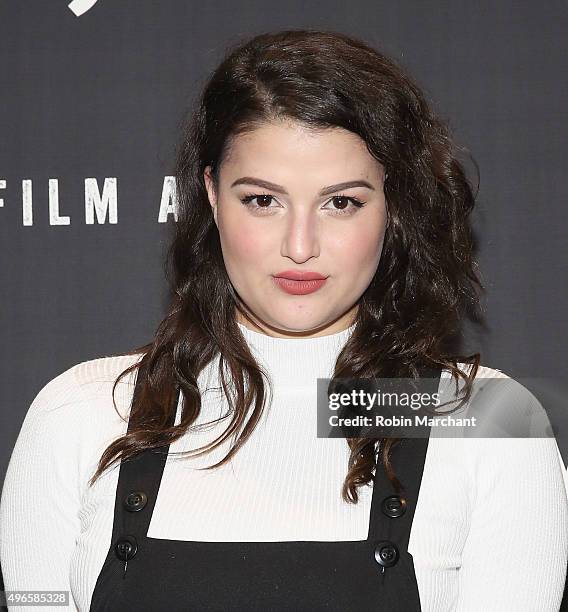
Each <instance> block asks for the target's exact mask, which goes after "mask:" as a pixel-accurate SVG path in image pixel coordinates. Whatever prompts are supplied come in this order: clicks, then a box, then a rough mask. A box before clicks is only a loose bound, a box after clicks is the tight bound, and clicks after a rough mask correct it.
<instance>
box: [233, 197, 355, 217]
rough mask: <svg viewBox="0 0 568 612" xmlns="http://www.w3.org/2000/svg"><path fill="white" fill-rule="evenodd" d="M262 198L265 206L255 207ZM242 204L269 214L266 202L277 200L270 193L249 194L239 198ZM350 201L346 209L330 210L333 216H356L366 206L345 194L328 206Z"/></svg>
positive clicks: (331, 200) (333, 198)
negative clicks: (337, 202) (255, 203)
mask: <svg viewBox="0 0 568 612" xmlns="http://www.w3.org/2000/svg"><path fill="white" fill-rule="evenodd" d="M260 198H265V202H264V204H265V205H264V206H260V205H258V202H257V205H254V204H253V202H254V200H256V199H260ZM239 199H240V202H241V204H243V206H246V207H247V208H250V209H251V211H252V212H254V213H257V211H258V213H259V214H267V213H266V212H265V211H269V210H271V208H272V207H270V202H267V201H266V200H272V199H275V198H274V196H273V195H270V194H268V193H247V194H245V195H244V196H243V197H242V198H239ZM338 199H339V200H348V202H349V203H350V205H349V203H348V205H347V206H346V207H345V208H342V209H335V210H333V209H328V210H331V214H332V215H335V216H339V217H346V216H351V215H353V214H355V213H356V212H357V210H359V209H360V208H363V206H365V204H366V202H363V201H362V200H360V199H359V198H355V197H353V196H348V195H345V194H343V193H340V194H337V195H335V196H333V197H332V198H331V199H330V200H328V202H326V204H329V202H333V201H334V200H338Z"/></svg>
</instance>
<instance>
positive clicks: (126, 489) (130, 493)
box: [112, 366, 179, 577]
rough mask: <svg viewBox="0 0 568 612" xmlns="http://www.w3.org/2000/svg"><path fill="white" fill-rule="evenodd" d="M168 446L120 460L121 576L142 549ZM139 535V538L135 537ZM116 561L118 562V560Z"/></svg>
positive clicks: (117, 529)
mask: <svg viewBox="0 0 568 612" xmlns="http://www.w3.org/2000/svg"><path fill="white" fill-rule="evenodd" d="M144 373H145V368H144V366H142V367H141V368H139V370H138V373H137V376H136V385H135V387H134V393H133V396H132V405H134V402H135V400H136V399H137V398H138V397H139V395H140V393H141V387H142V384H141V383H142V380H143V375H144ZM178 398H179V388H178V389H177V392H176V393H175V394H174V400H173V405H172V406H171V414H170V419H169V423H168V424H169V425H170V426H171V425H173V424H174V422H175V416H176V406H177V403H178ZM133 425H134V423H133V420H132V419H131V418H130V419H129V422H128V430H127V431H132V429H133ZM168 450H169V444H168V445H166V446H162V447H159V448H153V449H148V450H146V451H144V452H142V453H140V454H139V455H136V456H134V457H131V458H129V459H127V460H123V461H122V462H121V465H120V473H119V480H118V486H117V494H116V502H115V509H114V525H113V534H112V542H113V546H114V551H115V555H116V556H117V557H118V559H119V560H120V561H122V562H123V564H124V572H123V577H124V576H126V572H127V571H128V563H129V561H130V560H131V559H133V558H134V557H135V556H136V554H138V553H139V552H141V551H142V554H143V549H144V544H145V542H146V537H145V536H146V533H147V530H148V527H149V524H150V519H151V517H152V512H153V510H154V506H155V504H156V498H157V496H158V490H159V488H160V483H161V480H162V474H163V472H164V467H165V464H166V460H167V457H168ZM137 535H138V537H137ZM117 562H118V560H117Z"/></svg>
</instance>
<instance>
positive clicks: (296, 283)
mask: <svg viewBox="0 0 568 612" xmlns="http://www.w3.org/2000/svg"><path fill="white" fill-rule="evenodd" d="M282 274H286V276H281V275H279V276H274V277H273V278H274V283H275V284H276V286H277V287H279V288H280V289H282V290H283V291H285V292H286V293H289V294H291V295H307V294H308V293H313V292H314V291H317V290H318V289H321V287H323V286H324V285H325V283H326V281H327V278H326V277H325V276H322V275H321V274H317V273H315V272H304V273H297V272H290V271H287V272H284V273H282ZM297 276H300V277H301V278H299V279H297V278H290V277H297ZM306 277H307V278H306ZM310 277H311V278H310Z"/></svg>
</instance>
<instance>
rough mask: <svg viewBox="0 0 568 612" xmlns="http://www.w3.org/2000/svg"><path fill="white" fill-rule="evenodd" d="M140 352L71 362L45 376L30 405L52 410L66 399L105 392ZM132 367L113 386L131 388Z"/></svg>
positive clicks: (132, 381) (84, 397)
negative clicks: (52, 373)
mask: <svg viewBox="0 0 568 612" xmlns="http://www.w3.org/2000/svg"><path fill="white" fill-rule="evenodd" d="M141 357H142V354H138V353H136V354H122V355H112V356H103V357H96V358H93V359H88V360H85V361H80V362H78V363H75V364H73V365H71V366H69V367H67V368H65V369H63V370H61V371H60V372H59V373H58V374H57V375H56V376H54V377H53V378H51V379H49V380H48V381H47V382H46V383H45V384H44V385H43V386H42V387H41V388H40V390H39V391H38V393H37V394H36V396H35V398H34V400H33V402H32V405H31V408H32V409H33V408H39V407H43V408H44V409H54V408H56V407H63V406H65V405H68V404H69V402H74V401H77V400H81V399H87V398H93V397H97V396H100V395H102V394H105V392H106V391H107V390H108V386H109V384H110V385H111V387H112V385H113V384H114V382H115V380H117V378H118V377H119V375H120V374H121V373H122V372H123V371H125V370H126V369H127V368H129V367H130V366H132V365H134V364H136V363H138V361H139V360H140V359H141ZM135 376H136V370H134V371H133V372H129V373H128V374H126V375H125V376H123V377H122V378H121V379H120V380H119V382H118V384H117V386H119V385H123V386H127V387H133V385H134V382H135Z"/></svg>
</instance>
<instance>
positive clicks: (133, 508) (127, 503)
mask: <svg viewBox="0 0 568 612" xmlns="http://www.w3.org/2000/svg"><path fill="white" fill-rule="evenodd" d="M147 502H148V497H147V495H146V493H144V491H131V492H130V493H129V494H128V495H127V496H126V497H125V498H124V502H123V504H122V505H123V506H124V508H125V509H126V510H128V511H129V512H138V511H139V510H142V508H144V506H145V505H146V504H147Z"/></svg>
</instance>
